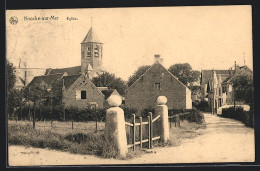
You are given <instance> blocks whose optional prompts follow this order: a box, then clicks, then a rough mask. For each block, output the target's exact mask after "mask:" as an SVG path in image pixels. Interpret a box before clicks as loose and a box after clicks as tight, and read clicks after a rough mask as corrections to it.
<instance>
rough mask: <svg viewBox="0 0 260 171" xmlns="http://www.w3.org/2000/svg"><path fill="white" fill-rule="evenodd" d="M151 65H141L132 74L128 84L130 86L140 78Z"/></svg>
mask: <svg viewBox="0 0 260 171" xmlns="http://www.w3.org/2000/svg"><path fill="white" fill-rule="evenodd" d="M150 67H151V65H144V66H141V67H139V68H138V69H137V70H136V71H135V72H134V74H133V75H132V76H130V77H129V78H128V81H127V84H128V87H130V86H131V85H132V84H133V83H134V82H135V81H136V80H137V79H138V78H140V77H141V76H142V75H143V74H144V73H145V72H146V71H147V70H148V69H149V68H150Z"/></svg>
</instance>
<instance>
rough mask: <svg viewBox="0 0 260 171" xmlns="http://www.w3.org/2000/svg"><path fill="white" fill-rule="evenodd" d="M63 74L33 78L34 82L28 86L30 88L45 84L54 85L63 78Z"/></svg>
mask: <svg viewBox="0 0 260 171" xmlns="http://www.w3.org/2000/svg"><path fill="white" fill-rule="evenodd" d="M62 76H63V73H62V74H50V75H42V76H36V77H34V78H33V80H32V81H31V82H30V83H29V84H28V86H31V85H34V84H37V83H41V82H45V83H46V84H48V85H52V84H53V83H54V82H55V81H57V80H58V79H60V78H62Z"/></svg>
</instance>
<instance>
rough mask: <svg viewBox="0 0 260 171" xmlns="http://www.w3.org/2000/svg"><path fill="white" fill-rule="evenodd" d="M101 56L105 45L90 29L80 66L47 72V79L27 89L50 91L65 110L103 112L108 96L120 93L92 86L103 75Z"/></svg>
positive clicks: (42, 79)
mask: <svg viewBox="0 0 260 171" xmlns="http://www.w3.org/2000/svg"><path fill="white" fill-rule="evenodd" d="M102 53H103V43H101V41H100V40H99V39H98V37H97V35H96V34H95V33H94V31H93V28H92V27H91V28H90V30H89V31H88V33H87V35H86V37H85V38H84V39H83V41H82V42H81V66H75V67H68V68H58V69H52V68H48V69H46V70H45V72H44V73H43V74H44V75H41V76H37V77H34V79H33V80H32V81H31V82H30V84H29V85H28V88H30V89H31V88H35V87H38V88H39V87H40V88H41V89H42V90H43V91H47V90H51V91H50V92H49V93H48V95H49V96H52V97H53V98H56V99H60V101H61V102H62V103H63V104H64V106H65V107H66V108H69V107H76V108H86V107H90V108H103V107H104V104H105V101H106V100H107V98H109V97H108V94H109V96H110V95H111V94H118V92H117V91H116V90H108V89H107V87H99V88H98V87H96V86H95V85H94V84H93V83H92V82H91V79H92V78H93V77H95V76H98V75H99V74H101V73H102V72H103V71H102V58H103V56H102ZM102 92H103V93H104V94H103V93H102ZM110 92H111V93H110Z"/></svg>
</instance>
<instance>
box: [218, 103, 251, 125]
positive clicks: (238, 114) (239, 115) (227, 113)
mask: <svg viewBox="0 0 260 171" xmlns="http://www.w3.org/2000/svg"><path fill="white" fill-rule="evenodd" d="M221 116H222V117H226V118H232V119H236V120H239V121H242V122H243V123H245V124H246V125H247V126H250V127H254V119H253V117H254V114H253V111H252V110H250V111H244V109H243V107H240V106H237V107H236V110H235V109H234V107H233V106H232V107H229V108H223V109H222V115H221Z"/></svg>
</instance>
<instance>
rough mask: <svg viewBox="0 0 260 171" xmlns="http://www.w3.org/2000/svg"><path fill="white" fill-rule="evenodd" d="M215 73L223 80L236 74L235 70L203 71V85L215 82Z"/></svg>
mask: <svg viewBox="0 0 260 171" xmlns="http://www.w3.org/2000/svg"><path fill="white" fill-rule="evenodd" d="M213 71H214V73H216V76H218V77H219V76H220V77H221V80H225V79H226V78H227V77H229V76H230V75H231V74H233V73H234V70H202V71H201V84H208V81H213Z"/></svg>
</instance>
